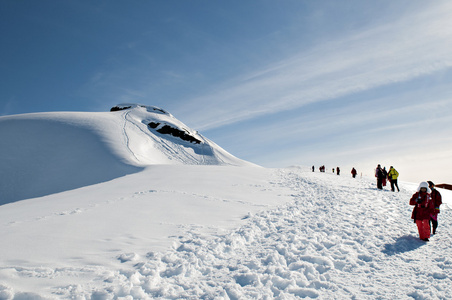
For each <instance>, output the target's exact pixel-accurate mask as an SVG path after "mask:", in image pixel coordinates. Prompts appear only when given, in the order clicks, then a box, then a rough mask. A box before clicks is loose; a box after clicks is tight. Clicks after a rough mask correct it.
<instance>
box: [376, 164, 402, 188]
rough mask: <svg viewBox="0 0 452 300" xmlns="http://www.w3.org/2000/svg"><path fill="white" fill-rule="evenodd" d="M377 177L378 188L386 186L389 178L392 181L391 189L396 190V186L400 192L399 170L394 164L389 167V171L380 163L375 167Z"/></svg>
mask: <svg viewBox="0 0 452 300" xmlns="http://www.w3.org/2000/svg"><path fill="white" fill-rule="evenodd" d="M375 177H377V188H378V189H380V190H382V189H383V187H384V186H386V181H387V180H389V182H390V183H391V191H393V192H395V188H397V191H398V192H400V189H399V185H398V183H397V178H398V177H399V172H397V170H396V169H394V167H393V166H391V167H390V168H389V172H388V171H386V167H384V168H382V167H381V165H380V164H379V165H378V166H377V168H376V169H375Z"/></svg>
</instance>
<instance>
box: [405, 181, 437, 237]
mask: <svg viewBox="0 0 452 300" xmlns="http://www.w3.org/2000/svg"><path fill="white" fill-rule="evenodd" d="M430 192H431V190H430V188H429V187H428V183H427V182H421V183H420V184H419V187H418V189H417V192H416V193H414V194H413V196H412V197H411V199H410V205H414V209H413V213H412V214H411V218H412V219H414V222H415V223H416V225H417V229H418V231H419V238H420V239H421V240H423V241H426V242H428V239H429V238H430V216H431V214H432V213H434V211H435V203H434V202H433V200H432V197H430Z"/></svg>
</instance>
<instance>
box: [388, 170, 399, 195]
mask: <svg viewBox="0 0 452 300" xmlns="http://www.w3.org/2000/svg"><path fill="white" fill-rule="evenodd" d="M397 177H399V172H397V170H396V169H394V167H393V166H391V167H390V168H389V172H388V178H389V181H391V191H393V192H395V188H394V187H396V188H397V191H398V192H400V189H399V185H398V184H397Z"/></svg>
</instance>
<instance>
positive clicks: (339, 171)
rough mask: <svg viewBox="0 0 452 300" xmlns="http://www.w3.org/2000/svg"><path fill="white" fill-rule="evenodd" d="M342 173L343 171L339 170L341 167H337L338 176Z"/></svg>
mask: <svg viewBox="0 0 452 300" xmlns="http://www.w3.org/2000/svg"><path fill="white" fill-rule="evenodd" d="M333 173H334V172H333ZM340 173H341V169H339V167H337V168H336V174H337V175H340Z"/></svg>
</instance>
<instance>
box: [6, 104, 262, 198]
mask: <svg viewBox="0 0 452 300" xmlns="http://www.w3.org/2000/svg"><path fill="white" fill-rule="evenodd" d="M0 140H1V141H2V147H1V149H0V165H1V166H2V168H1V169H0V191H1V193H2V197H1V199H0V205H2V204H6V203H10V202H15V201H18V200H22V199H28V198H34V197H40V196H44V195H49V194H53V193H57V192H62V191H66V190H71V189H75V188H79V187H83V186H87V185H92V184H96V183H100V182H105V181H109V180H112V179H114V178H117V177H121V176H125V175H127V174H132V173H135V172H138V171H140V170H142V169H143V168H145V167H146V166H149V165H162V164H163V165H165V164H172V165H232V166H256V165H254V164H252V163H249V162H246V161H243V160H241V159H239V158H237V157H234V156H233V155H231V154H230V153H228V152H227V151H225V150H224V149H222V148H221V147H220V146H218V145H217V144H215V143H214V142H212V141H210V140H209V139H207V138H205V137H204V136H202V135H201V134H200V133H198V132H197V131H196V130H193V129H191V128H189V127H188V126H186V125H185V124H184V123H182V122H181V121H179V120H178V119H176V118H175V117H174V116H173V115H171V114H170V113H169V112H167V111H165V110H163V109H161V108H158V107H154V106H147V105H141V104H130V103H125V104H118V105H116V106H114V107H113V108H112V109H111V111H110V112H44V113H31V114H22V115H12V116H2V117H0Z"/></svg>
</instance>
